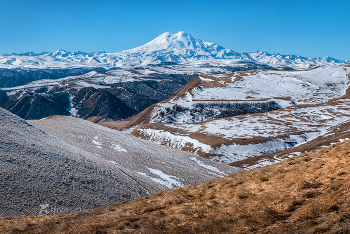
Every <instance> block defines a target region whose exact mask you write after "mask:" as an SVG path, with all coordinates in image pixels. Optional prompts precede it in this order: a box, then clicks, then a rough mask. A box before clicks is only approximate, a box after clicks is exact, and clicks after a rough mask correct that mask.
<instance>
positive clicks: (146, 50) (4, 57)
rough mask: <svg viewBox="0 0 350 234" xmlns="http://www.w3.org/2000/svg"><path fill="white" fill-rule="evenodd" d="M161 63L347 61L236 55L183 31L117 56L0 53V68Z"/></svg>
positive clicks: (306, 64)
mask: <svg viewBox="0 0 350 234" xmlns="http://www.w3.org/2000/svg"><path fill="white" fill-rule="evenodd" d="M164 62H172V63H183V64H191V63H194V62H195V63H198V62H199V63H209V64H211V63H216V64H217V63H220V64H226V63H230V64H236V63H242V62H243V63H244V62H257V63H261V64H265V65H269V66H272V67H274V68H277V69H283V68H291V69H308V68H312V67H315V66H322V65H327V64H341V63H346V62H347V61H343V60H339V59H334V58H329V57H324V58H307V57H302V56H299V55H281V54H269V53H267V52H261V51H258V52H250V53H238V52H235V51H233V50H230V49H225V48H223V47H222V46H220V45H217V44H215V43H209V42H203V41H202V40H200V39H198V38H195V37H193V36H191V35H190V34H188V33H186V32H183V31H181V32H178V33H176V34H174V33H171V32H165V33H163V34H162V35H160V36H159V37H157V38H155V39H154V40H152V41H150V42H148V43H146V44H145V45H142V46H139V47H136V48H134V49H130V50H124V51H121V52H118V53H106V52H92V53H85V52H80V51H79V52H69V51H65V50H57V51H55V52H41V53H34V52H27V53H24V54H15V53H13V54H1V55H0V68H10V69H11V68H35V69H47V68H73V67H74V68H77V67H104V68H114V67H121V68H130V67H146V66H150V65H155V64H162V63H164Z"/></svg>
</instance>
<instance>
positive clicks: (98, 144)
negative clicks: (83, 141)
mask: <svg viewBox="0 0 350 234" xmlns="http://www.w3.org/2000/svg"><path fill="white" fill-rule="evenodd" d="M92 143H94V144H95V145H96V147H97V148H99V149H101V148H102V143H101V142H99V141H98V136H95V137H94V139H93V140H92Z"/></svg>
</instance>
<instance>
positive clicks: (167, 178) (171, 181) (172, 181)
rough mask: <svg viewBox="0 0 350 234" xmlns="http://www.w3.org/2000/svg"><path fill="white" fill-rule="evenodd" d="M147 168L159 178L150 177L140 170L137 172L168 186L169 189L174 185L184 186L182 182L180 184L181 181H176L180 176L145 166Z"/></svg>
mask: <svg viewBox="0 0 350 234" xmlns="http://www.w3.org/2000/svg"><path fill="white" fill-rule="evenodd" d="M147 168H148V170H149V171H150V172H151V173H152V174H154V175H157V176H158V177H160V178H155V177H151V176H148V175H147V174H146V173H142V172H138V173H139V174H140V175H142V176H145V177H147V178H149V179H151V180H153V181H154V182H157V183H159V184H162V185H164V186H166V187H168V188H169V189H172V188H174V187H183V186H184V184H182V183H181V182H179V181H178V180H180V178H178V177H176V176H171V175H167V174H165V173H164V172H162V171H161V170H158V169H153V168H149V167H147Z"/></svg>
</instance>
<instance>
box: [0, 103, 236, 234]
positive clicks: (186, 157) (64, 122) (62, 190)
mask: <svg viewBox="0 0 350 234" xmlns="http://www.w3.org/2000/svg"><path fill="white" fill-rule="evenodd" d="M32 123H33V124H35V125H36V126H38V127H35V126H33V125H31V124H29V123H28V122H26V121H25V120H23V119H21V118H19V117H18V116H15V115H13V114H11V113H9V112H8V111H6V110H3V109H1V108H0V149H1V150H0V181H1V182H0V188H1V189H0V216H21V215H41V214H57V213H58V214H59V213H69V212H73V211H80V210H85V209H91V208H95V207H98V206H102V205H107V204H111V203H115V202H120V201H125V200H128V199H131V198H135V197H140V196H145V195H147V194H151V193H155V192H158V191H163V190H168V189H170V188H176V187H182V186H184V185H187V184H192V183H199V182H201V181H207V180H210V179H213V178H218V177H222V176H224V175H228V174H231V173H235V172H237V171H240V170H239V169H238V170H236V169H235V168H233V167H229V166H225V165H221V164H216V163H213V162H211V161H208V160H203V159H200V158H198V157H196V156H195V155H193V154H189V153H184V152H181V151H177V150H175V149H166V148H164V147H160V146H158V145H154V144H151V143H149V142H146V141H143V140H140V139H136V138H135V137H133V136H132V135H130V134H126V133H121V132H118V131H115V130H111V129H107V128H104V127H101V126H99V125H96V124H93V123H91V122H88V121H85V120H81V119H76V118H73V117H59V116H56V117H51V118H49V119H45V120H40V121H36V122H32ZM41 129H44V130H47V131H48V132H49V134H48V133H47V132H45V131H43V130H41ZM165 152H166V153H165ZM0 230H1V228H0Z"/></svg>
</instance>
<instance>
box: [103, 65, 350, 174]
mask: <svg viewBox="0 0 350 234" xmlns="http://www.w3.org/2000/svg"><path fill="white" fill-rule="evenodd" d="M349 74H350V69H349V67H346V66H328V67H322V68H317V69H313V70H308V71H270V70H254V71H242V72H235V73H229V74H217V75H200V76H198V77H196V78H195V79H193V80H192V81H191V82H189V83H188V84H187V85H185V86H184V87H183V88H181V89H179V90H178V91H177V92H175V93H174V95H173V97H171V98H170V99H167V100H166V101H163V102H160V103H157V104H155V105H152V106H151V107H149V108H147V109H146V110H145V111H143V112H141V113H139V114H138V115H136V116H134V117H133V118H132V119H131V120H130V121H129V122H125V123H126V124H125V125H123V126H118V127H119V129H131V130H133V131H132V132H131V133H132V134H133V135H135V136H137V137H141V138H143V139H147V140H149V141H152V142H156V143H159V144H164V145H167V146H170V147H174V148H179V149H182V150H184V151H189V152H193V153H195V154H197V155H200V156H203V157H207V158H211V159H212V160H215V161H218V162H222V163H226V164H231V165H237V166H238V164H232V163H235V162H237V161H242V160H248V159H252V158H256V157H258V156H261V155H266V154H270V153H275V152H279V151H282V150H286V149H289V148H293V147H298V146H301V145H304V144H306V143H310V142H312V141H317V142H318V143H317V145H318V146H319V143H320V142H322V139H323V140H324V139H325V138H326V137H328V136H333V137H335V136H337V135H339V134H340V133H341V131H339V129H338V128H340V126H342V125H344V124H346V123H347V122H348V121H349V120H350V109H349V84H350V83H349ZM100 124H102V125H105V126H109V127H113V122H101V123H100ZM129 131H130V130H129ZM338 139H340V138H338ZM329 143H330V142H326V143H325V145H327V144H329ZM314 148H315V147H314ZM295 149H297V148H295ZM299 150H300V151H294V152H293V151H288V152H286V153H285V154H281V155H277V157H274V156H276V154H277V153H276V154H275V155H273V157H271V155H270V156H269V157H268V158H265V159H263V158H260V161H259V162H258V161H255V162H254V163H249V162H247V161H246V162H245V163H240V164H239V166H241V167H248V168H251V167H252V166H253V167H254V164H262V165H263V164H269V163H271V162H276V161H279V160H281V159H283V158H286V157H291V156H292V155H293V154H295V153H300V152H303V151H302V150H301V149H300V148H299ZM305 150H306V149H305ZM305 150H304V151H305ZM307 150H310V148H308V149H307ZM279 157H280V158H279Z"/></svg>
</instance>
